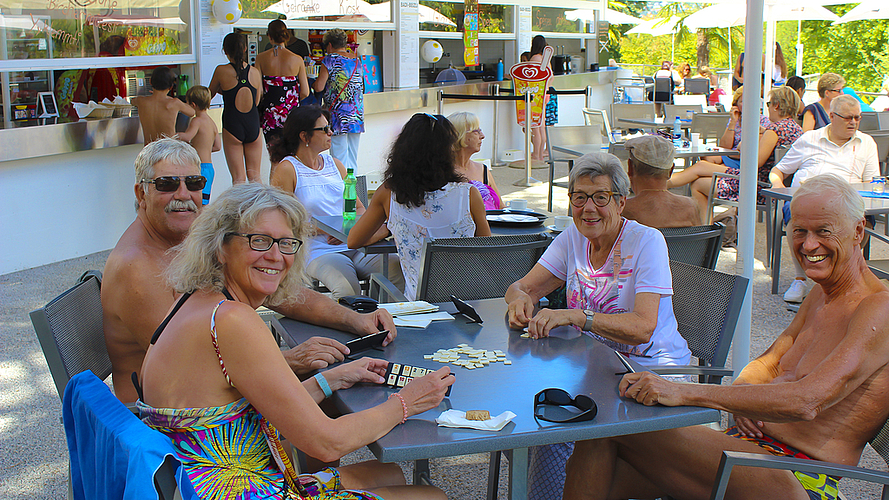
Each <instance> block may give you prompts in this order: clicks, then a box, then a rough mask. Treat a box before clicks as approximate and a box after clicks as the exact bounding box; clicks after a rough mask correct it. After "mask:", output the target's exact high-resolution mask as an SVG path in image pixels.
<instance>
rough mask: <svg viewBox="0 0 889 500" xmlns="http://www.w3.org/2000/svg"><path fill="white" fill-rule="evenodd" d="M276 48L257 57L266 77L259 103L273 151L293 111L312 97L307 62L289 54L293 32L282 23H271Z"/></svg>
mask: <svg viewBox="0 0 889 500" xmlns="http://www.w3.org/2000/svg"><path fill="white" fill-rule="evenodd" d="M268 35H269V39H270V40H271V41H272V48H271V49H269V50H266V51H265V52H262V53H260V54H259V55H257V56H256V69H258V70H259V72H260V73H261V74H262V94H263V95H262V102H260V103H259V113H260V116H259V124H260V126H261V127H262V132H263V135H265V144H266V147H271V144H272V141H273V140H275V137H277V136H278V135H279V134H280V133H281V131H282V130H283V129H284V122H285V121H286V120H287V115H289V114H290V110H292V109H293V108H295V107H297V106H299V102H300V100H302V99H305V98H306V97H308V96H309V80H308V78H307V77H306V66H305V64H304V62H303V58H302V57H300V56H298V55H296V54H294V53H293V52H290V51H289V50H287V48H286V47H287V43H288V42H289V41H290V30H288V29H287V25H286V24H284V21H281V20H280V19H275V20H274V21H272V22H270V23H269V30H268Z"/></svg>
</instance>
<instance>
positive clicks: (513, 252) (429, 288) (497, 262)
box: [370, 233, 552, 302]
mask: <svg viewBox="0 0 889 500" xmlns="http://www.w3.org/2000/svg"><path fill="white" fill-rule="evenodd" d="M551 241H552V238H550V236H549V235H547V234H546V233H533V234H516V235H506V236H487V237H482V238H476V237H469V238H438V239H432V238H430V239H427V240H426V241H425V243H424V244H423V250H422V254H423V255H422V257H421V260H420V276H419V279H418V280H417V300H425V301H427V302H447V301H449V300H451V295H456V296H457V297H459V298H461V299H463V300H477V299H490V298H493V297H503V295H504V294H505V293H506V289H507V288H508V287H509V285H511V284H512V283H513V282H515V281H516V280H518V279H519V278H522V277H523V276H525V274H527V273H528V271H530V270H531V268H532V267H534V264H536V263H537V260H538V259H539V258H540V256H541V255H542V254H543V251H544V250H545V249H546V247H548V246H549V244H550V242H551ZM378 287H379V288H382V290H383V291H384V292H385V293H386V295H388V296H389V297H391V298H394V299H395V300H396V301H404V300H406V298H405V297H404V295H403V294H402V293H401V292H400V291H399V290H398V289H397V288H395V286H394V285H392V283H391V282H390V281H389V280H388V279H386V278H385V277H383V276H382V275H380V274H373V275H371V293H370V295H371V297H376V296H377V293H378V291H379V290H378Z"/></svg>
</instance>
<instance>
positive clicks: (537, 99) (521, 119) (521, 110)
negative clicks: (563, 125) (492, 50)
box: [509, 45, 553, 127]
mask: <svg viewBox="0 0 889 500" xmlns="http://www.w3.org/2000/svg"><path fill="white" fill-rule="evenodd" d="M552 57H553V48H552V47H550V46H549V45H547V46H546V47H544V48H543V59H542V60H541V61H540V62H537V61H529V62H523V63H518V64H515V65H513V67H511V68H509V76H511V77H512V84H513V88H515V95H517V96H520V95H524V94H525V92H526V90H525V89H529V90H530V91H532V92H533V93H534V95H533V96H532V97H531V123H532V126H537V125H540V123H541V122H542V121H543V106H544V102H545V101H544V97H545V96H546V89H547V88H549V79H550V78H552V76H553V70H552V69H550V67H549V60H550V59H551V58H552ZM515 105H516V120H517V121H518V123H519V125H520V126H522V127H524V126H525V101H524V100H522V101H516V102H515Z"/></svg>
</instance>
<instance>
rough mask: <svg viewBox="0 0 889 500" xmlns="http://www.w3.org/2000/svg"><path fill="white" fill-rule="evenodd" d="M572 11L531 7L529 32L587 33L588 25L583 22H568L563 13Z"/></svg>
mask: <svg viewBox="0 0 889 500" xmlns="http://www.w3.org/2000/svg"><path fill="white" fill-rule="evenodd" d="M568 10H574V9H573V8H572V9H564V8H559V7H532V8H531V30H532V31H536V32H548V33H587V32H588V26H587V25H588V24H589V23H586V22H585V21H581V20H577V21H569V20H568V19H567V18H566V17H565V12H566V11H568Z"/></svg>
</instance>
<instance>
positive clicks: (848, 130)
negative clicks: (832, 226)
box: [769, 95, 880, 302]
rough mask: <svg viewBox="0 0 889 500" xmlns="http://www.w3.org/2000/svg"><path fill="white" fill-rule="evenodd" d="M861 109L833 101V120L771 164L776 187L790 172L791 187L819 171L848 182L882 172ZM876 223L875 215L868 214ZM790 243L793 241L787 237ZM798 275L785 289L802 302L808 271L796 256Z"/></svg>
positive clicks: (850, 101) (850, 100)
mask: <svg viewBox="0 0 889 500" xmlns="http://www.w3.org/2000/svg"><path fill="white" fill-rule="evenodd" d="M860 124H861V109H860V108H859V107H858V101H857V100H856V99H855V98H854V97H852V96H848V95H841V96H839V97H837V98H836V99H834V100H833V101H831V103H830V123H829V124H828V125H827V126H826V127H822V128H820V129H817V130H810V131H808V132H806V133H804V134H803V135H801V136H800V138H799V139H797V140H796V142H794V143H793V147H791V148H790V150H789V151H787V154H786V155H784V158H783V159H781V161H780V162H779V163H778V164H777V165H775V166H774V167H773V168H772V171H771V172H770V173H769V181H771V183H772V186H773V187H784V185H785V182H784V181H785V179H786V177H787V176H788V175H792V176H793V182H792V183H791V186H792V187H799V186H800V185H801V184H802V183H803V182H805V181H806V179H808V178H811V177H814V176H816V175H820V174H833V175H836V176H837V177H839V178H841V179H845V180H846V182H849V183H860V182H870V181H871V180H872V179H873V178H874V177H876V176H878V175H880V160H879V158H878V156H877V144H876V143H875V142H874V140H873V138H872V137H871V136H869V135H867V134H865V133H863V132H860V131H859V130H858V125H860ZM789 220H790V203H785V204H784V223H785V224H787V222H788V221H789ZM868 222H869V223H870V224H869V225H870V226H871V227H873V223H874V221H873V217H869V218H868ZM787 243H788V244H789V245H790V244H792V241H791V240H790V239H788V240H787ZM793 264H794V266H793V267H794V270H795V271H796V279H795V280H793V282H792V283H791V285H790V288H788V289H787V291H786V292H785V293H784V300H786V301H787V302H802V301H803V299H804V298H805V296H806V293H807V290H806V273H805V272H804V271H803V268H802V267H801V266H800V265H799V262H797V261H796V260H795V259H794V261H793Z"/></svg>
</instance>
